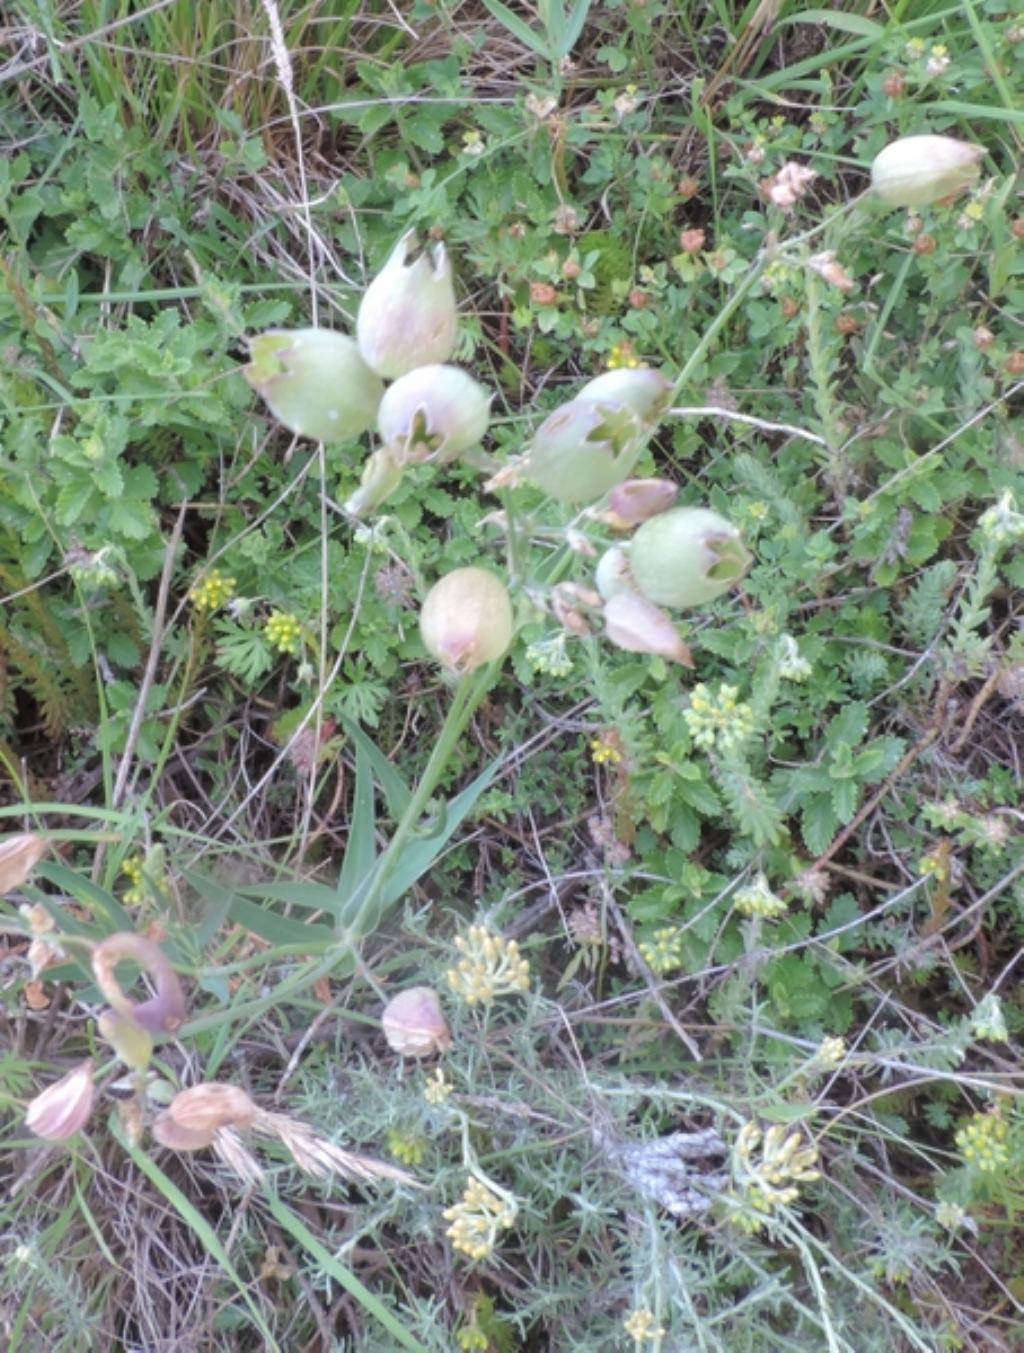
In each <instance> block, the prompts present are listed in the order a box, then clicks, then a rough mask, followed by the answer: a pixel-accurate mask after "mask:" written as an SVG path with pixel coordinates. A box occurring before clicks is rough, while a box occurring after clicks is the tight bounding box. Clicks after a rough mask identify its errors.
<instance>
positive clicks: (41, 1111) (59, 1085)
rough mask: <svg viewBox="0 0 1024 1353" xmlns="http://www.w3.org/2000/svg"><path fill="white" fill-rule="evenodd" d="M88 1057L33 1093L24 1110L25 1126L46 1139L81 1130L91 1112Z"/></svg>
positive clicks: (56, 1139) (64, 1138) (63, 1137)
mask: <svg viewBox="0 0 1024 1353" xmlns="http://www.w3.org/2000/svg"><path fill="white" fill-rule="evenodd" d="M92 1070H93V1064H92V1059H91V1058H90V1059H89V1060H88V1061H85V1062H82V1063H81V1064H80V1065H79V1066H76V1067H75V1069H74V1071H69V1072H68V1074H67V1075H66V1076H64V1077H62V1078H61V1079H60V1080H59V1081H55V1082H54V1084H53V1085H51V1086H49V1087H48V1088H47V1089H45V1090H43V1092H42V1093H41V1094H38V1095H36V1097H35V1099H33V1101H32V1103H31V1104H30V1105H29V1106H28V1112H27V1113H26V1114H25V1126H26V1127H27V1128H28V1129H29V1131H30V1132H34V1133H35V1134H36V1136H37V1137H45V1138H46V1140H47V1141H49V1142H63V1141H67V1139H68V1138H69V1137H73V1136H74V1135H75V1133H76V1132H79V1131H81V1129H82V1128H84V1127H85V1125H86V1123H87V1122H88V1121H89V1115H90V1114H91V1113H92V1101H93V1095H94V1093H95V1087H94V1086H93V1081H92Z"/></svg>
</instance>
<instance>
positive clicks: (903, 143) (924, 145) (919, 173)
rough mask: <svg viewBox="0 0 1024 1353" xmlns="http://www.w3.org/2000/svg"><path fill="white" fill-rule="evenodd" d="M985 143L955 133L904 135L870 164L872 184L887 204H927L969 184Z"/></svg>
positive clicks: (900, 205)
mask: <svg viewBox="0 0 1024 1353" xmlns="http://www.w3.org/2000/svg"><path fill="white" fill-rule="evenodd" d="M984 154H985V147H984V146H976V145H972V144H971V143H970V142H969V141H958V140H956V139H955V137H952V136H902V137H900V138H899V140H897V141H890V142H889V144H888V145H887V146H886V147H885V149H884V150H882V151H879V153H878V154H877V155H876V156H875V158H874V160H873V161H872V164H871V186H872V188H873V189H874V190H875V193H876V195H877V196H878V197H880V198H881V200H882V201H883V202H884V203H885V204H886V206H887V207H926V206H928V204H929V203H931V202H938V201H939V199H940V198H943V197H950V196H951V195H952V194H954V193H958V192H960V191H961V190H962V189H963V188H967V187H969V186H970V185H971V184H972V183H974V182H975V180H976V179H977V177H978V175H979V173H980V165H979V161H980V160H981V158H982V156H983V155H984Z"/></svg>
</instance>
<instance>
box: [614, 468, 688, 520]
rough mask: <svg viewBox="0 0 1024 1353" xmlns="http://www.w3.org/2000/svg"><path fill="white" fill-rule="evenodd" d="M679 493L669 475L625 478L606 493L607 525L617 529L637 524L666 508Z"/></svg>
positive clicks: (655, 515) (677, 487)
mask: <svg viewBox="0 0 1024 1353" xmlns="http://www.w3.org/2000/svg"><path fill="white" fill-rule="evenodd" d="M678 497H679V485H678V484H673V483H672V481H671V480H670V479H627V480H626V481H625V483H623V484H616V485H615V487H614V488H613V489H612V491H611V493H610V494H609V495H608V507H609V509H610V515H611V518H612V520H611V521H610V525H612V526H614V527H616V528H617V529H619V530H626V529H628V528H629V527H631V526H639V525H640V523H641V522H644V521H647V520H648V519H649V518H650V517H657V516H658V515H659V513H661V512H667V511H668V510H669V508H670V507H671V506H672V505H673V504H674V503H675V501H676V499H677V498H678Z"/></svg>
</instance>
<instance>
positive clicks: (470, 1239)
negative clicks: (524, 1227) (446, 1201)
mask: <svg viewBox="0 0 1024 1353" xmlns="http://www.w3.org/2000/svg"><path fill="white" fill-rule="evenodd" d="M442 1215H443V1217H444V1219H445V1221H447V1222H451V1225H450V1226H449V1227H448V1230H447V1231H446V1232H445V1235H447V1237H448V1239H449V1240H450V1241H451V1242H452V1245H453V1246H454V1248H455V1249H457V1250H459V1251H461V1252H462V1253H463V1254H467V1255H469V1257H470V1259H486V1258H487V1256H488V1255H489V1254H490V1253H491V1252H492V1250H493V1249H494V1246H495V1245H496V1243H497V1241H498V1237H499V1234H500V1233H501V1232H502V1231H507V1230H508V1229H509V1228H510V1227H512V1226H514V1225H515V1221H516V1217H517V1216H518V1215H519V1206H518V1204H517V1203H516V1200H515V1199H514V1198H513V1197H512V1196H511V1194H507V1193H505V1192H504V1191H502V1192H501V1193H497V1192H496V1191H495V1189H494V1188H490V1187H488V1185H487V1184H485V1183H484V1182H483V1180H481V1179H477V1177H476V1176H475V1175H470V1177H469V1179H468V1181H467V1183H466V1188H465V1191H464V1192H463V1195H462V1200H461V1202H458V1203H455V1204H453V1206H451V1207H449V1208H446V1209H445V1211H444V1212H443V1214H442Z"/></svg>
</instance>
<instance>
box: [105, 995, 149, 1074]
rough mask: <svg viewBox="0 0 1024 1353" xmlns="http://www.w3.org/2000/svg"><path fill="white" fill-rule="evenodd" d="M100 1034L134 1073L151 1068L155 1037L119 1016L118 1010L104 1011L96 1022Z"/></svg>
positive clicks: (132, 1021) (133, 1022) (131, 1020)
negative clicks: (150, 1061)
mask: <svg viewBox="0 0 1024 1353" xmlns="http://www.w3.org/2000/svg"><path fill="white" fill-rule="evenodd" d="M96 1024H97V1026H98V1028H99V1031H100V1034H101V1035H102V1037H103V1038H105V1039H106V1041H107V1042H108V1043H109V1044H110V1046H111V1047H112V1048H113V1049H114V1051H115V1052H116V1053H117V1055H118V1057H120V1059H121V1061H122V1062H124V1064H125V1066H130V1067H131V1068H132V1070H133V1071H142V1070H144V1069H145V1068H146V1067H147V1066H149V1059H150V1058H151V1057H152V1056H153V1035H152V1034H151V1033H149V1031H148V1030H147V1029H143V1028H142V1027H141V1026H140V1025H138V1024H136V1022H135V1021H134V1020H133V1019H128V1018H127V1017H126V1016H124V1015H119V1014H118V1013H117V1011H116V1010H104V1011H103V1013H102V1014H101V1015H100V1017H99V1019H98V1020H97V1021H96Z"/></svg>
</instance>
